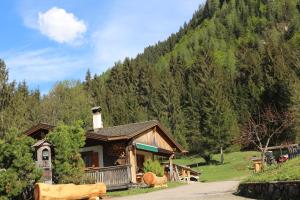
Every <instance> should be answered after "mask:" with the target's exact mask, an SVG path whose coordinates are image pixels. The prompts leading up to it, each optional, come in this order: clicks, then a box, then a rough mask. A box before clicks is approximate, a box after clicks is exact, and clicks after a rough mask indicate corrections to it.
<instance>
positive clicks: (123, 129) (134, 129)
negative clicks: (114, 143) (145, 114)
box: [88, 120, 159, 138]
mask: <svg viewBox="0 0 300 200" xmlns="http://www.w3.org/2000/svg"><path fill="white" fill-rule="evenodd" d="M158 124H159V122H158V121H157V120H151V121H145V122H139V123H131V124H124V125H119V126H111V127H104V128H100V129H97V130H90V131H88V133H96V134H98V135H102V136H106V137H130V138H131V137H132V136H133V135H135V134H138V133H140V132H143V131H146V130H148V129H149V128H152V127H153V126H156V125H158Z"/></svg>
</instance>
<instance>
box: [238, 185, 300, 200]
mask: <svg viewBox="0 0 300 200" xmlns="http://www.w3.org/2000/svg"><path fill="white" fill-rule="evenodd" d="M238 194H239V195H241V196H246V197H251V198H258V199H289V200H293V199H294V200H299V199H300V180H299V181H278V182H268V183H241V184H240V185H239V187H238Z"/></svg>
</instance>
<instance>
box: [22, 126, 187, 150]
mask: <svg viewBox="0 0 300 200" xmlns="http://www.w3.org/2000/svg"><path fill="white" fill-rule="evenodd" d="M155 126H157V127H158V128H159V129H161V130H162V132H163V133H164V134H165V135H166V136H167V139H168V140H169V141H170V142H171V143H173V144H174V146H176V148H177V149H178V150H179V151H180V152H185V150H184V149H183V147H182V146H181V145H180V144H178V143H177V142H176V141H175V140H174V139H173V138H172V136H170V135H169V134H168V132H167V131H166V130H165V128H164V127H163V126H162V125H161V124H160V123H159V121H157V120H150V121H145V122H139V123H130V124H124V125H119V126H112V127H104V128H100V129H97V130H89V131H87V132H86V134H85V135H86V138H89V139H95V140H101V141H115V140H128V139H131V138H135V137H138V136H139V135H140V134H143V133H144V132H145V131H147V130H149V129H151V128H153V127H155ZM54 127H55V126H53V125H50V124H46V123H39V124H37V125H36V126H33V127H32V128H30V129H29V130H27V131H25V134H26V135H28V136H29V135H33V134H34V133H36V132H37V131H38V130H41V129H42V130H48V131H51V130H53V128H54Z"/></svg>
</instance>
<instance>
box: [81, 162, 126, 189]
mask: <svg viewBox="0 0 300 200" xmlns="http://www.w3.org/2000/svg"><path fill="white" fill-rule="evenodd" d="M84 182H88V183H98V182H103V183H105V184H106V187H107V189H108V190H114V189H122V188H128V187H129V185H130V183H131V171H130V165H119V166H112V167H102V168H99V169H96V170H95V169H89V170H86V172H85V175H84Z"/></svg>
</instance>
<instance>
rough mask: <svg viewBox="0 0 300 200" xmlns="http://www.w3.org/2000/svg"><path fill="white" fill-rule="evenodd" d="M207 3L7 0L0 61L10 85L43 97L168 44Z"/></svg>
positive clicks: (0, 11)
mask: <svg viewBox="0 0 300 200" xmlns="http://www.w3.org/2000/svg"><path fill="white" fill-rule="evenodd" d="M203 2H204V0H4V1H1V3H0V24H1V31H0V44H1V45H0V58H1V59H4V61H5V62H6V65H7V67H8V69H9V74H10V80H16V81H22V80H25V81H26V82H27V83H28V85H29V87H30V88H31V89H36V88H38V89H40V90H41V92H42V93H43V94H45V93H47V92H48V91H49V89H51V87H52V86H53V85H54V84H55V83H56V82H58V81H61V80H65V79H69V80H78V79H80V80H83V79H84V76H85V73H86V71H87V69H90V70H91V72H92V73H93V74H94V73H97V74H99V73H102V72H104V71H105V70H107V69H108V68H110V67H111V66H112V65H113V64H114V63H115V62H117V61H119V60H123V59H124V58H125V57H126V56H127V57H135V56H136V55H137V54H138V53H141V52H143V49H144V48H145V47H146V46H149V45H152V44H155V43H156V42H158V41H162V40H164V39H166V38H167V37H168V36H169V35H170V34H171V33H174V32H176V31H177V30H178V29H179V27H180V26H181V25H183V23H184V22H185V21H188V20H189V19H190V18H191V16H192V14H193V13H194V11H195V10H197V8H198V6H199V5H200V4H201V3H203Z"/></svg>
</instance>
